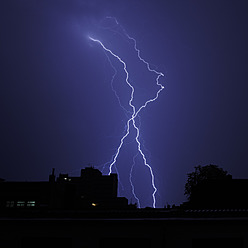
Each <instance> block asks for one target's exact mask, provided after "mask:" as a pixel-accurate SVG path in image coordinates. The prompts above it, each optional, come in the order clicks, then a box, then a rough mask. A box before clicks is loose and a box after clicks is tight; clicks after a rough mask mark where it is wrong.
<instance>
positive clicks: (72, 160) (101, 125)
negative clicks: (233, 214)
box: [0, 0, 248, 207]
mask: <svg viewBox="0 0 248 248" xmlns="http://www.w3.org/2000/svg"><path fill="white" fill-rule="evenodd" d="M247 13H248V3H247V1H246V0H239V1H235V0H233V1H231V0H218V1H212V0H210V1H209V0H203V1H196V0H195V1H193V0H189V1H184V0H181V1H179V0H161V1H137V0H136V1H133V0H132V1H131V0H130V1H104V0H103V1H91V0H88V1H83V0H47V1H35V0H22V1H20V0H19V1H17V0H16V1H14V0H9V1H2V2H1V5H0V18H1V21H0V32H1V35H0V66H1V69H0V82H1V90H0V94H1V98H0V99H1V104H0V114H1V122H0V125H1V154H0V163H1V166H0V177H1V178H5V179H6V180H27V181H30V180H47V179H48V174H49V173H50V172H51V168H53V167H55V168H56V173H57V174H58V173H60V172H61V173H66V172H69V173H70V174H71V175H79V171H80V169H81V168H84V167H85V166H87V164H89V163H91V164H93V165H95V166H96V167H97V166H99V168H101V165H103V164H104V163H106V162H108V161H110V160H111V158H112V155H113V154H114V153H115V151H116V148H117V146H118V145H119V142H120V138H121V136H122V135H123V132H124V128H125V122H126V120H127V118H126V116H125V114H124V113H123V111H122V109H121V108H120V106H119V105H118V101H117V99H116V98H115V96H114V93H113V91H112V90H111V83H110V80H111V77H112V75H113V69H112V68H111V66H110V65H109V63H108V61H107V59H106V56H105V54H104V52H103V50H102V49H101V47H100V46H99V45H97V44H92V42H90V40H89V39H88V38H87V36H88V35H89V34H91V35H94V37H96V38H98V39H101V40H102V41H105V42H106V45H108V47H110V48H111V49H114V51H115V52H116V53H118V54H119V55H120V56H121V55H123V56H126V57H125V58H126V59H127V60H128V61H130V71H132V79H133V81H134V82H135V83H137V84H136V87H137V89H139V90H137V91H138V92H139V93H137V94H140V95H139V96H140V97H141V98H142V97H146V96H148V95H149V94H150V95H149V97H151V95H152V94H153V93H154V92H153V90H154V89H155V88H153V90H152V88H151V89H150V88H149V87H150V86H148V88H147V86H146V84H147V75H146V73H143V72H142V71H140V67H139V66H137V67H136V65H135V63H134V64H133V65H132V63H131V62H132V61H133V59H132V56H134V53H133V51H132V47H131V45H130V43H128V42H126V41H125V40H124V39H123V40H122V37H121V35H119V36H118V34H114V33H111V32H110V31H109V30H106V29H103V27H106V26H104V25H106V23H105V22H104V21H103V20H105V19H104V18H105V17H106V16H114V17H116V18H117V19H118V21H119V23H120V24H121V25H122V26H123V27H124V28H125V30H126V31H127V32H128V33H129V34H130V35H131V36H132V37H135V38H136V40H137V45H138V47H139V48H140V50H141V53H142V56H143V57H144V58H145V59H146V60H147V61H149V62H150V63H151V64H152V65H153V67H154V68H155V69H157V70H158V71H161V72H163V73H164V74H165V77H164V78H161V83H163V85H164V86H165V89H164V90H163V91H162V92H161V94H160V96H159V99H158V100H157V102H156V103H153V104H151V105H149V106H148V107H147V109H145V110H144V111H143V112H142V113H141V114H140V117H141V138H142V140H143V141H144V142H145V147H146V149H147V150H146V155H147V157H148V161H149V163H150V164H151V165H152V168H153V171H154V174H155V182H156V185H157V187H158V194H157V195H156V196H157V206H158V207H163V206H164V205H165V204H166V203H170V204H173V203H175V204H179V203H181V202H183V201H184V200H185V197H184V195H183V192H184V184H185V182H186V178H187V173H189V172H191V171H193V168H194V166H197V165H206V164H216V165H219V166H220V167H222V168H223V169H225V170H227V171H228V172H229V173H230V174H232V175H233V177H234V178H248V167H247V165H248V163H247V148H248V128H247V127H248V97H247V93H248V92H247V90H248V80H247V79H248V49H247V44H248V28H247V23H248V15H247ZM108 25H110V26H111V25H112V24H109V23H108ZM115 37H118V39H116V38H115ZM116 66H117V67H118V66H119V67H118V70H120V73H119V75H118V77H117V78H116V81H115V85H116V87H117V88H118V87H120V88H118V90H119V94H120V96H121V99H122V100H123V102H125V101H127V99H128V95H126V93H125V92H126V90H124V89H123V88H121V87H123V82H124V81H123V78H124V74H123V72H121V65H120V64H119V65H118V63H116ZM149 82H150V81H149ZM149 82H148V83H149ZM153 83H154V82H151V84H153ZM136 99H139V97H138V95H137V98H136ZM137 101H138V100H137ZM135 149H136V146H135V143H134V142H133V140H132V138H129V139H127V142H126V143H125V145H124V146H123V150H122V152H121V154H120V157H119V160H118V163H117V166H118V169H119V171H120V179H121V181H122V184H123V187H124V190H122V189H121V187H120V189H121V190H120V193H121V194H122V195H124V196H126V197H127V198H128V199H129V200H130V199H131V198H132V199H133V202H134V197H132V196H131V191H130V186H129V183H128V172H129V171H130V167H131V164H132V156H133V155H135ZM139 161H140V160H137V170H136V171H135V173H136V174H135V181H136V186H137V193H138V194H140V197H141V200H142V207H145V206H151V192H150V189H149V187H148V186H147V185H149V183H150V181H149V180H150V179H149V177H148V176H147V175H146V172H145V170H144V171H143V172H142V170H143V169H144V166H143V167H142V163H141V164H139Z"/></svg>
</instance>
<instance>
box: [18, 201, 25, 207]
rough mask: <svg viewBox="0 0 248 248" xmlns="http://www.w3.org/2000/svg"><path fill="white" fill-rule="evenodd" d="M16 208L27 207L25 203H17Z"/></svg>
mask: <svg viewBox="0 0 248 248" xmlns="http://www.w3.org/2000/svg"><path fill="white" fill-rule="evenodd" d="M16 206H17V207H25V201H17V203H16Z"/></svg>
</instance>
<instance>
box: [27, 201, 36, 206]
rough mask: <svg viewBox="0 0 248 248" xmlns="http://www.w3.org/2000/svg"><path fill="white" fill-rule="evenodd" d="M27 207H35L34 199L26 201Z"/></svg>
mask: <svg viewBox="0 0 248 248" xmlns="http://www.w3.org/2000/svg"><path fill="white" fill-rule="evenodd" d="M27 207H35V201H27Z"/></svg>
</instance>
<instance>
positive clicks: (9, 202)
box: [6, 201, 15, 208]
mask: <svg viewBox="0 0 248 248" xmlns="http://www.w3.org/2000/svg"><path fill="white" fill-rule="evenodd" d="M14 206H15V202H14V201H6V207H7V208H13V207H14Z"/></svg>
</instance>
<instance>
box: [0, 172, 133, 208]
mask: <svg viewBox="0 0 248 248" xmlns="http://www.w3.org/2000/svg"><path fill="white" fill-rule="evenodd" d="M117 186H118V179H117V175H116V174H110V175H102V173H101V172H100V171H99V170H97V169H94V168H93V167H86V168H85V169H82V170H81V176H80V177H70V176H69V175H68V174H59V176H58V177H57V178H56V176H55V174H54V169H53V171H52V174H51V175H50V176H49V181H46V182H5V181H1V182H0V208H1V209H2V210H3V209H5V210H10V211H13V210H16V211H17V210H20V211H22V210H24V209H25V210H30V209H31V210H32V209H58V210H59V209H61V210H62V209H66V210H76V209H77V210H80V209H90V208H123V207H127V206H128V202H127V199H126V198H124V197H117Z"/></svg>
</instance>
